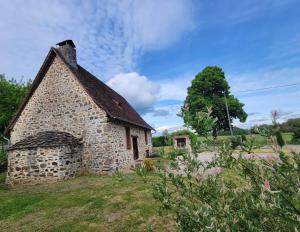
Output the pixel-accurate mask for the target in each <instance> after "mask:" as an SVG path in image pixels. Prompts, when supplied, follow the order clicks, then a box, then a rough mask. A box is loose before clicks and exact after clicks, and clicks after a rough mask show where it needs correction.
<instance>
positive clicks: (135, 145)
mask: <svg viewBox="0 0 300 232" xmlns="http://www.w3.org/2000/svg"><path fill="white" fill-rule="evenodd" d="M132 148H133V159H134V160H137V159H138V158H139V148H138V138H137V137H132Z"/></svg>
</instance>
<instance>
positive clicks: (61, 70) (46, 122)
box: [6, 40, 152, 184]
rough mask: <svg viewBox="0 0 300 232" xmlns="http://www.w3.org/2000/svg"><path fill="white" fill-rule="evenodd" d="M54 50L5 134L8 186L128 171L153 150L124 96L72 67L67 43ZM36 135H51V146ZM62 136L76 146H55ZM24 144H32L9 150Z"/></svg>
mask: <svg viewBox="0 0 300 232" xmlns="http://www.w3.org/2000/svg"><path fill="white" fill-rule="evenodd" d="M58 45H59V47H58V48H51V49H50V51H49V53H48V55H47V57H46V59H45V61H44V63H43V65H42V67H41V69H40V71H39V73H38V74H37V77H36V78H35V80H34V82H33V84H32V87H31V90H30V91H29V93H28V95H27V97H26V98H25V100H24V102H23V104H22V105H21V107H20V109H19V110H18V112H17V114H16V116H15V117H14V119H13V120H12V122H11V123H10V125H9V127H8V128H7V130H6V133H7V134H10V139H11V143H12V147H11V148H10V149H9V152H8V160H9V167H8V170H9V172H8V175H7V183H10V184H13V183H18V184H22V183H33V182H38V183H43V182H49V181H53V180H58V179H65V178H69V177H73V176H75V175H76V174H78V173H79V172H81V171H85V172H86V171H87V172H90V173H112V172H114V171H116V170H127V169H129V168H130V167H132V166H134V165H135V164H136V163H137V162H140V161H141V160H143V158H144V157H145V156H146V155H147V154H149V153H151V151H152V144H151V130H152V127H151V126H149V125H148V124H147V123H146V122H145V121H144V120H143V119H142V118H141V117H140V116H139V115H138V114H137V112H136V111H135V110H134V109H133V108H132V107H131V106H130V105H129V104H128V102H127V101H126V100H125V99H124V98H123V97H121V96H120V95H118V94H117V93H116V92H115V91H113V90H112V89H110V88H109V87H108V86H106V85H105V84H104V83H103V82H101V81H99V80H98V79H97V78H95V77H94V76H93V75H92V74H90V73H89V72H87V71H86V70H85V69H83V68H82V67H81V66H80V65H78V64H77V61H76V50H75V45H74V43H73V42H72V41H70V40H67V41H63V42H61V43H59V44H58ZM128 131H129V134H128ZM41 132H43V133H44V134H47V133H48V132H51V133H53V134H52V136H53V138H52V143H51V144H52V145H51V146H50V145H47V146H45V144H47V141H46V140H45V141H40V140H38V137H39V136H40V135H41V134H40V133H41ZM61 132H64V133H67V134H68V135H70V136H72V137H74V140H73V141H75V140H76V139H78V141H79V140H80V145H79V143H75V145H74V144H73V145H70V144H69V143H58V142H57V143H55V142H54V141H55V140H57V141H59V140H61V137H60V135H61V134H60V133H61ZM30 140H31V141H30ZM24 141H27V142H28V144H30V143H31V144H32V143H33V144H32V145H31V146H29V145H27V146H23V147H22V146H14V145H16V144H18V143H22V142H24ZM37 141H39V143H37ZM34 143H36V144H34ZM134 154H137V156H134Z"/></svg>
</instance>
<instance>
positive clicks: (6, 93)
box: [0, 74, 31, 135]
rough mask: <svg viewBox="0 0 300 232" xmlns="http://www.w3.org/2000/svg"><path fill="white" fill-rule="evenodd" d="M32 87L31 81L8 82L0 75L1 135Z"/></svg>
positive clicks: (12, 80)
mask: <svg viewBox="0 0 300 232" xmlns="http://www.w3.org/2000/svg"><path fill="white" fill-rule="evenodd" d="M30 85H31V81H28V82H26V83H23V82H17V81H16V80H14V79H11V80H8V79H6V78H5V76H4V75H2V74H0V135H3V132H4V130H5V128H6V127H7V125H8V123H9V121H10V120H11V118H12V116H13V115H14V113H15V112H16V110H17V109H18V107H19V105H20V103H21V102H22V100H23V98H24V96H25V94H26V92H27V91H28V89H29V87H30Z"/></svg>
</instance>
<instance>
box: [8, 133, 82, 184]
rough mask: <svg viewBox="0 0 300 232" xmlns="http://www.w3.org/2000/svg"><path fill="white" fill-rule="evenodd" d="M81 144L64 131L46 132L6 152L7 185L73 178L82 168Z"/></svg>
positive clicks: (23, 141)
mask: <svg viewBox="0 0 300 232" xmlns="http://www.w3.org/2000/svg"><path fill="white" fill-rule="evenodd" d="M81 150H82V143H81V140H80V139H77V138H75V137H74V136H73V135H71V134H69V133H66V132H58V131H46V132H40V133H38V134H36V135H34V136H29V137H27V138H25V139H23V140H21V141H19V142H17V143H16V144H14V145H13V146H11V147H10V148H9V149H8V169H7V178H6V182H7V184H11V185H14V184H37V183H45V182H53V181H57V180H61V179H68V178H70V177H74V176H75V175H76V174H77V173H78V172H80V171H81V167H82V152H81Z"/></svg>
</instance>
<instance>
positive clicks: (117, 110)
mask: <svg viewBox="0 0 300 232" xmlns="http://www.w3.org/2000/svg"><path fill="white" fill-rule="evenodd" d="M56 55H58V56H59V57H60V58H61V59H62V60H63V61H64V63H65V64H66V65H67V66H68V67H69V69H70V70H71V71H72V73H73V74H74V75H75V77H77V79H78V80H79V82H80V83H81V85H82V86H83V88H84V89H85V91H86V92H87V93H88V94H89V96H90V97H91V98H92V99H93V101H94V102H95V103H96V105H97V106H99V107H100V108H102V109H103V110H104V111H105V112H106V113H107V115H108V116H109V117H110V118H111V119H113V120H117V121H122V122H126V123H129V124H132V125H136V126H140V127H142V128H145V129H149V130H154V129H153V128H152V127H151V126H150V125H149V124H148V123H146V122H145V121H144V120H143V118H142V117H141V116H140V115H139V114H138V113H137V112H136V111H135V110H134V109H133V107H132V106H131V105H130V104H129V103H128V102H127V101H126V100H125V99H124V98H123V97H122V96H120V95H119V94H118V93H117V92H116V91H114V90H113V89H111V88H110V87H108V86H107V85H106V84H104V83H103V82H102V81H100V80H99V79H97V78H96V77H95V76H94V75H92V74H91V73H89V72H88V71H87V70H85V69H84V68H82V67H81V66H80V65H77V68H74V67H72V66H70V65H69V64H68V63H67V62H66V61H65V59H64V57H63V56H62V55H61V54H60V52H59V51H58V50H57V49H55V48H51V49H50V51H49V53H48V55H47V57H46V59H45V61H44V63H43V64H42V66H41V68H40V70H39V72H38V74H37V76H36V78H35V79H34V81H33V83H32V86H31V89H30V90H29V92H28V94H27V95H26V97H25V99H24V100H23V102H22V104H21V105H20V107H19V109H18V111H17V113H16V114H15V116H14V117H13V119H12V120H11V122H10V124H9V125H8V127H7V128H6V130H5V134H6V135H8V134H9V131H10V130H11V129H12V128H13V126H14V124H15V122H16V121H17V119H18V117H19V116H20V114H21V112H22V111H23V109H24V107H25V106H26V104H27V102H28V101H29V99H30V98H31V96H32V95H33V93H34V91H35V90H36V89H37V87H38V85H39V83H40V82H41V81H42V79H43V77H44V74H45V73H46V72H47V70H48V68H49V66H50V65H51V63H52V60H53V59H54V57H55V56H56Z"/></svg>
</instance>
